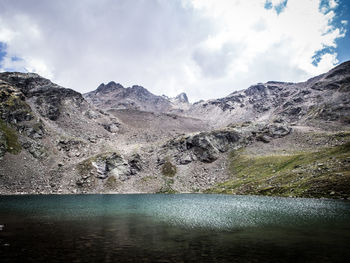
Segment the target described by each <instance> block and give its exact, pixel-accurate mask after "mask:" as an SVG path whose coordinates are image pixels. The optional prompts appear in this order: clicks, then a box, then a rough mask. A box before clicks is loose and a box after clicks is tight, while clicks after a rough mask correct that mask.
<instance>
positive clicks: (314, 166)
mask: <svg viewBox="0 0 350 263" xmlns="http://www.w3.org/2000/svg"><path fill="white" fill-rule="evenodd" d="M228 170H229V174H230V175H231V179H230V180H228V181H226V182H224V183H220V184H218V185H216V186H215V187H213V188H211V189H208V190H207V192H208V193H225V194H255V195H278V196H296V197H330V198H349V197H350V142H347V143H345V144H343V145H340V146H335V147H331V148H323V149H321V150H319V151H316V152H301V153H297V154H291V155H270V156H251V155H245V154H244V151H237V152H232V153H231V154H230V156H229V167H228Z"/></svg>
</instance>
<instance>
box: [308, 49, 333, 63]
mask: <svg viewBox="0 0 350 263" xmlns="http://www.w3.org/2000/svg"><path fill="white" fill-rule="evenodd" d="M334 53H335V48H333V47H325V48H323V49H321V50H318V51H316V53H315V55H313V57H312V65H314V66H317V65H318V63H320V61H321V58H322V56H323V55H324V54H334Z"/></svg>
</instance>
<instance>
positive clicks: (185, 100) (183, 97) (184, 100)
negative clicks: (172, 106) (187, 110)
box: [175, 92, 189, 103]
mask: <svg viewBox="0 0 350 263" xmlns="http://www.w3.org/2000/svg"><path fill="white" fill-rule="evenodd" d="M175 101H176V102H179V103H189V102H188V98H187V95H186V93H184V92H182V93H180V94H179V95H177V96H176V97H175Z"/></svg>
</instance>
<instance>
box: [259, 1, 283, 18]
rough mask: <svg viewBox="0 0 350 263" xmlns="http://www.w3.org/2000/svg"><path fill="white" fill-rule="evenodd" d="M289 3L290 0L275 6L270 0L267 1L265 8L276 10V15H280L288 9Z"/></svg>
mask: <svg viewBox="0 0 350 263" xmlns="http://www.w3.org/2000/svg"><path fill="white" fill-rule="evenodd" d="M287 3H288V0H284V1H283V2H282V3H280V4H278V5H275V6H274V5H273V4H272V2H271V1H270V0H266V2H265V5H264V7H265V9H272V8H273V9H275V11H276V13H277V14H278V15H279V14H280V13H282V12H283V10H284V9H285V8H286V6H287Z"/></svg>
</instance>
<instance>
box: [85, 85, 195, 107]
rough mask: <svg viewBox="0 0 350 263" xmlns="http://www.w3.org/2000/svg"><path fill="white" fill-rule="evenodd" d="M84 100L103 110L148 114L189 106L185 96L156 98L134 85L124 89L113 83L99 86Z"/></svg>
mask: <svg viewBox="0 0 350 263" xmlns="http://www.w3.org/2000/svg"><path fill="white" fill-rule="evenodd" d="M83 96H84V98H85V99H86V100H87V101H89V102H90V103H92V104H93V105H95V106H96V107H98V108H100V109H104V110H110V109H119V110H120V109H122V110H124V109H131V110H140V111H149V112H170V111H173V110H179V109H181V110H182V109H184V108H186V107H188V106H189V105H190V104H189V102H188V98H187V95H186V94H185V93H181V94H179V95H178V96H176V97H175V98H168V97H167V96H157V95H154V94H152V93H151V92H149V91H148V90H147V89H145V88H144V87H142V86H138V85H134V86H132V87H129V88H124V87H123V86H122V85H121V84H119V83H118V84H117V83H115V82H114V81H111V82H109V83H108V84H103V83H102V84H101V85H100V86H98V88H97V89H96V90H94V91H91V92H88V93H86V94H84V95H83Z"/></svg>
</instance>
